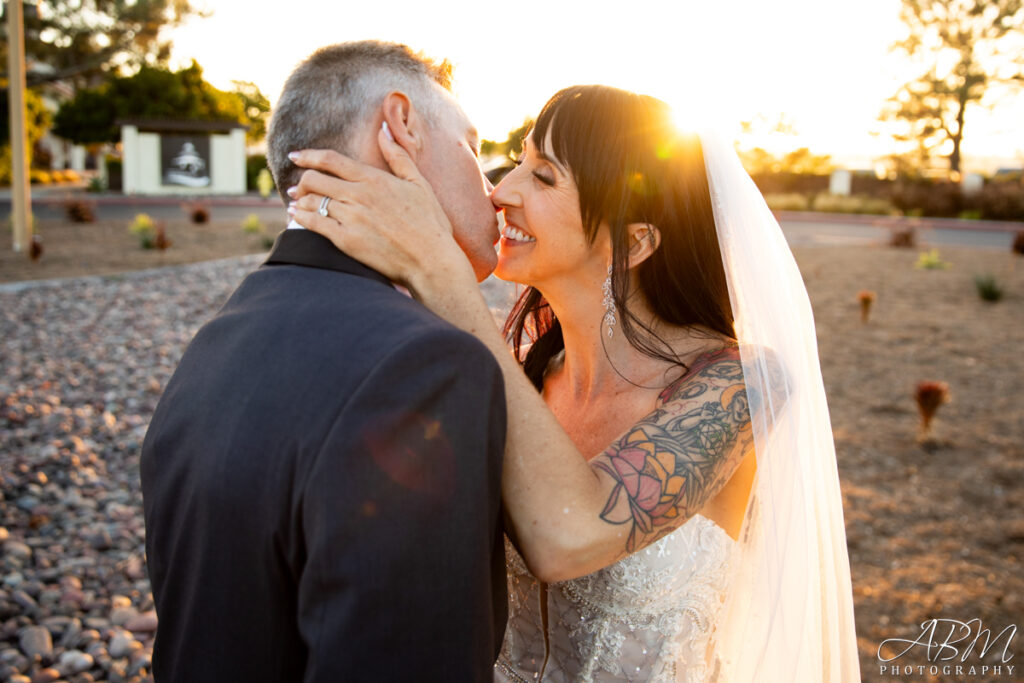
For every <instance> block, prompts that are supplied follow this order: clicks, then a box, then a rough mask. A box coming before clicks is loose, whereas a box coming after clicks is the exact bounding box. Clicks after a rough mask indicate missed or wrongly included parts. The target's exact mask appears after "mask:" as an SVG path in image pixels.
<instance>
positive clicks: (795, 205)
mask: <svg viewBox="0 0 1024 683" xmlns="http://www.w3.org/2000/svg"><path fill="white" fill-rule="evenodd" d="M764 200H765V202H767V204H768V207H769V208H770V209H771V210H772V211H807V209H808V208H810V201H809V200H808V199H807V196H806V195H802V194H799V193H796V192H786V193H772V194H766V195H765V196H764Z"/></svg>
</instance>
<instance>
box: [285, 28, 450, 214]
mask: <svg viewBox="0 0 1024 683" xmlns="http://www.w3.org/2000/svg"><path fill="white" fill-rule="evenodd" d="M451 77H452V67H451V64H450V63H449V62H448V61H447V60H444V61H442V62H436V61H434V60H432V59H430V58H428V57H425V56H424V55H422V54H418V53H415V52H413V51H412V50H411V49H409V48H408V47H407V46H405V45H399V44H397V43H384V42H380V41H376V40H364V41H359V42H354V43H341V44H339V45H330V46H328V47H322V48H320V49H319V50H317V51H316V52H314V53H313V54H312V55H310V56H309V57H308V58H307V59H306V60H305V61H304V62H302V63H301V64H300V65H299V66H298V67H297V68H296V69H295V71H293V72H292V74H291V75H290V76H289V77H288V80H287V81H286V82H285V84H284V89H283V90H282V91H281V97H280V98H279V99H278V101H277V104H276V105H275V106H274V113H273V116H272V117H271V119H270V126H269V128H268V131H267V165H268V166H269V167H270V172H271V173H272V174H273V176H274V182H275V183H276V184H277V188H278V192H280V193H281V197H282V198H283V199H284V201H285V203H287V202H288V201H290V198H289V197H288V196H287V195H286V194H285V190H286V189H287V188H289V187H291V186H292V185H295V184H296V183H297V182H298V181H299V178H300V177H301V175H302V169H300V168H298V167H297V166H295V165H294V164H292V162H291V161H290V160H289V159H288V153H289V152H292V151H296V150H300V149H333V150H337V151H339V152H341V153H343V154H348V155H349V156H353V152H354V151H355V150H354V149H353V148H352V143H353V142H354V138H355V134H356V132H357V131H358V130H359V126H360V125H361V124H362V123H363V122H364V121H365V120H366V118H367V116H368V115H369V114H370V112H371V111H372V110H373V109H375V108H376V107H378V106H379V105H380V103H381V102H382V101H383V99H384V97H385V96H386V95H387V94H388V93H389V92H392V91H394V90H399V91H401V92H404V93H405V94H406V95H408V96H409V98H410V100H411V101H412V103H413V104H414V105H415V106H416V108H417V109H418V110H419V111H420V113H421V114H422V115H423V116H424V118H425V119H426V120H427V122H428V123H430V124H433V123H434V119H435V118H436V117H437V116H438V115H439V112H440V110H441V106H442V104H441V97H440V96H439V93H438V92H437V89H436V87H434V86H433V85H432V83H436V84H438V85H440V86H441V87H443V88H444V89H445V90H449V91H450V90H451Z"/></svg>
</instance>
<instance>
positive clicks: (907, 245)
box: [889, 228, 917, 249]
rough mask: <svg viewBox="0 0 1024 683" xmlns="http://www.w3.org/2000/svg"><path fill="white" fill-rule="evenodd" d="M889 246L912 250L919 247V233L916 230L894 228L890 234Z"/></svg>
mask: <svg viewBox="0 0 1024 683" xmlns="http://www.w3.org/2000/svg"><path fill="white" fill-rule="evenodd" d="M889 246H890V247H900V248H903V249H912V248H913V247H915V246H917V231H916V230H914V228H892V229H891V231H890V233H889Z"/></svg>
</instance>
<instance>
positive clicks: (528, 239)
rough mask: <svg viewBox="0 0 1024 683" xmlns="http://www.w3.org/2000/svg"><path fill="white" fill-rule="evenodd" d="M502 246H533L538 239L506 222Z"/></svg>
mask: <svg viewBox="0 0 1024 683" xmlns="http://www.w3.org/2000/svg"><path fill="white" fill-rule="evenodd" d="M501 238H502V239H501V246H503V247H505V246H509V247H511V246H522V245H524V244H532V243H534V242H536V241H537V238H536V237H534V236H533V235H530V234H528V233H526V232H525V231H523V230H522V229H520V228H519V227H517V226H515V225H513V224H511V223H508V222H506V223H505V225H504V226H503V227H502V229H501Z"/></svg>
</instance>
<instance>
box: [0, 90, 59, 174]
mask: <svg viewBox="0 0 1024 683" xmlns="http://www.w3.org/2000/svg"><path fill="white" fill-rule="evenodd" d="M0 86H2V89H0V112H3V114H4V115H3V116H0V185H9V184H10V182H11V140H10V137H11V130H10V119H9V117H8V116H6V113H7V107H8V102H7V83H6V81H4V82H2V83H0ZM49 127H50V112H49V110H48V109H47V108H46V105H45V104H43V100H42V98H41V97H39V95H38V94H37V93H36V92H35V91H34V90H31V89H30V90H26V91H25V134H26V137H27V138H28V146H27V147H26V149H27V151H28V163H29V165H31V164H32V150H33V148H34V147H35V146H36V143H37V142H39V140H40V139H41V138H42V137H43V135H45V134H46V131H47V129H48V128H49Z"/></svg>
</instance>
